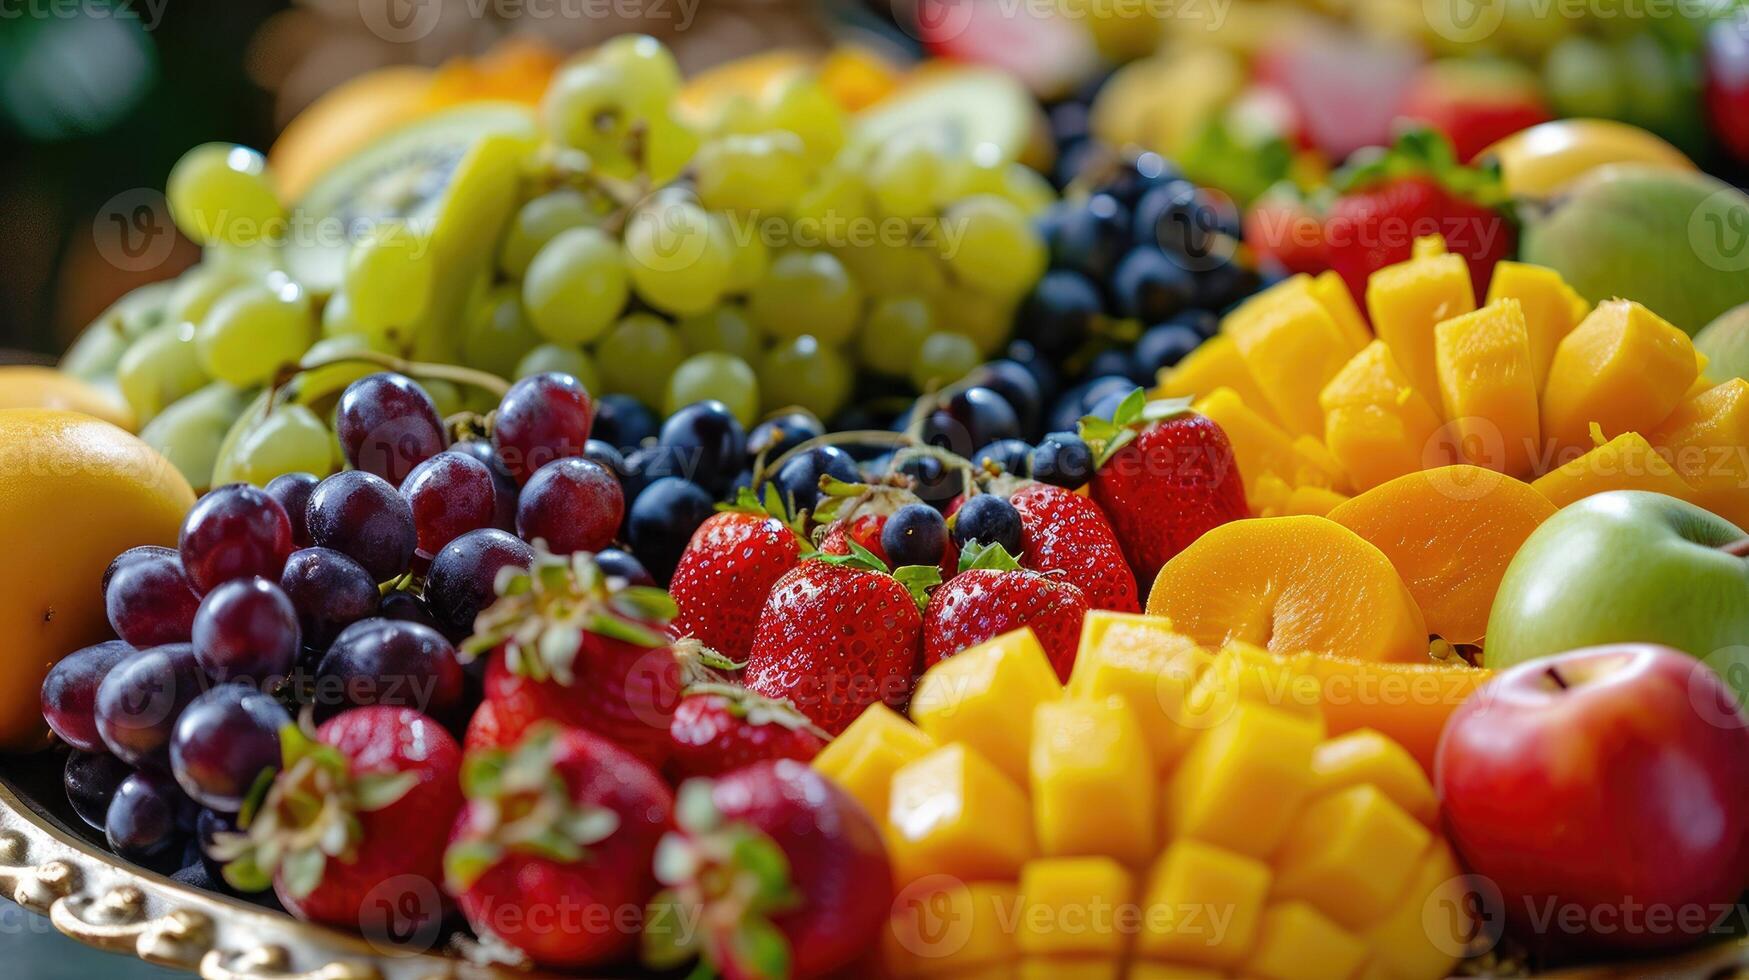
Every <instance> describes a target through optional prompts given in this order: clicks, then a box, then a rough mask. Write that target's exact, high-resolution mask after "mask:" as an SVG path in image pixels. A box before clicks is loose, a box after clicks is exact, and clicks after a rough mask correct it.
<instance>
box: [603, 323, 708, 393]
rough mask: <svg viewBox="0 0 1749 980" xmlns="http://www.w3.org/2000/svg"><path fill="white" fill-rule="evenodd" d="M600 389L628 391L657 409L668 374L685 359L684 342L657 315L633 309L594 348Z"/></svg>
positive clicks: (666, 388)
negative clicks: (599, 371) (599, 375)
mask: <svg viewBox="0 0 1749 980" xmlns="http://www.w3.org/2000/svg"><path fill="white" fill-rule="evenodd" d="M595 359H596V360H597V361H598V362H599V366H600V369H601V382H602V385H603V386H604V387H603V390H605V391H608V392H619V393H622V394H627V395H631V396H632V397H633V398H636V399H637V400H638V401H641V402H643V403H644V404H645V405H648V406H649V407H650V408H652V409H656V410H660V409H661V407H662V402H663V400H664V399H665V398H666V397H667V395H668V377H669V375H671V374H673V373H674V369H675V368H677V367H679V366H680V362H681V361H684V360H686V345H685V344H683V343H681V341H680V335H679V334H678V333H675V332H674V328H673V327H671V326H669V325H668V322H667V321H666V320H663V319H662V318H661V317H658V316H652V315H650V314H648V313H634V314H632V315H631V316H628V317H626V318H625V319H623V320H621V321H619V322H618V323H616V324H614V327H613V329H612V330H610V331H608V333H607V336H606V337H603V338H602V340H601V343H600V344H599V345H597V346H596V348H595Z"/></svg>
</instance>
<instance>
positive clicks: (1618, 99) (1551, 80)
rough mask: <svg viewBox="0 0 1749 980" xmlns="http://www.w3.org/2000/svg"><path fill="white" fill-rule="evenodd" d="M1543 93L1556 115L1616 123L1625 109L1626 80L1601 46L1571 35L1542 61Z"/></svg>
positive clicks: (1604, 47) (1604, 46) (1588, 38)
mask: <svg viewBox="0 0 1749 980" xmlns="http://www.w3.org/2000/svg"><path fill="white" fill-rule="evenodd" d="M1543 89H1544V91H1546V92H1547V93H1548V97H1549V101H1550V102H1551V103H1552V104H1553V106H1554V109H1555V111H1556V112H1557V113H1559V114H1560V115H1563V116H1591V117H1595V118H1599V119H1616V118H1619V117H1620V116H1621V115H1622V111H1623V109H1625V108H1626V103H1627V97H1628V95H1627V91H1626V79H1623V78H1622V77H1621V75H1620V72H1619V70H1618V69H1617V66H1616V63H1615V57H1614V54H1613V52H1611V51H1610V50H1609V48H1608V46H1606V45H1605V44H1604V43H1603V42H1601V41H1598V40H1597V39H1595V38H1590V37H1585V36H1583V35H1574V36H1572V37H1569V38H1567V39H1566V40H1564V41H1561V42H1560V43H1559V44H1556V45H1555V46H1554V47H1553V48H1551V49H1550V50H1549V54H1548V57H1547V58H1545V59H1544V60H1543Z"/></svg>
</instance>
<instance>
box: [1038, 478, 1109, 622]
mask: <svg viewBox="0 0 1749 980" xmlns="http://www.w3.org/2000/svg"><path fill="white" fill-rule="evenodd" d="M1008 502H1009V503H1011V504H1013V505H1014V509H1015V510H1017V511H1019V512H1020V529H1021V533H1022V535H1023V540H1022V543H1021V552H1020V565H1021V567H1022V568H1028V569H1031V570H1032V571H1035V572H1062V573H1064V574H1066V575H1070V576H1073V579H1072V580H1073V581H1074V583H1075V586H1076V587H1077V588H1079V589H1080V590H1081V591H1082V593H1083V594H1085V595H1086V596H1087V605H1088V606H1090V607H1092V608H1094V609H1112V610H1115V611H1117V612H1139V611H1140V610H1141V606H1140V604H1139V603H1138V602H1137V599H1136V576H1135V574H1134V573H1132V572H1131V571H1130V566H1129V563H1128V562H1127V561H1125V559H1124V554H1123V548H1122V547H1120V546H1119V545H1118V541H1117V534H1116V532H1114V531H1113V530H1112V528H1111V522H1110V521H1109V520H1107V519H1106V516H1105V512H1104V511H1102V510H1100V509H1099V505H1098V504H1096V503H1094V502H1093V501H1092V500H1090V499H1088V498H1087V497H1084V496H1082V495H1081V494H1078V493H1075V492H1074V491H1072V490H1065V489H1063V488H1062V487H1055V486H1051V485H1050V484H1048V483H1028V484H1026V485H1025V486H1023V487H1021V488H1020V489H1018V490H1016V491H1014V492H1013V493H1011V494H1009V495H1008Z"/></svg>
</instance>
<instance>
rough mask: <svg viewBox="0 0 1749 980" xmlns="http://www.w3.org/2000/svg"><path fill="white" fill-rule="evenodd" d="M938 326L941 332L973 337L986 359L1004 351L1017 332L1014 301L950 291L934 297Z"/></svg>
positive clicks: (966, 291) (957, 290) (967, 292)
mask: <svg viewBox="0 0 1749 980" xmlns="http://www.w3.org/2000/svg"><path fill="white" fill-rule="evenodd" d="M933 305H934V307H935V322H936V323H937V324H939V325H940V327H941V329H943V330H947V331H951V332H953V333H957V334H960V335H961V336H964V337H970V338H971V340H972V343H974V344H977V345H978V350H979V351H980V352H982V353H983V354H984V355H985V356H988V355H991V354H994V353H996V352H997V351H999V350H1001V349H1002V347H1003V345H1005V344H1007V343H1008V337H1009V335H1010V334H1011V333H1013V330H1014V310H1015V307H1016V306H1017V305H1018V304H1017V303H1016V301H1014V300H1011V299H997V298H995V297H992V296H987V295H985V294H983V293H976V292H973V291H972V290H970V289H948V290H943V291H942V292H940V293H937V294H936V295H935V296H934V297H933Z"/></svg>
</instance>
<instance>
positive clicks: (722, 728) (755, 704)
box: [668, 684, 832, 782]
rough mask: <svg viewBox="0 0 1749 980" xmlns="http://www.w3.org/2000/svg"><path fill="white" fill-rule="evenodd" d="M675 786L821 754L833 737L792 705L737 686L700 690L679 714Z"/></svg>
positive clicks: (671, 766) (689, 692) (673, 729)
mask: <svg viewBox="0 0 1749 980" xmlns="http://www.w3.org/2000/svg"><path fill="white" fill-rule="evenodd" d="M669 733H670V734H671V735H672V736H673V738H674V753H673V756H672V758H670V759H669V762H668V772H669V775H670V776H671V777H672V778H673V780H674V781H675V782H680V781H682V780H685V779H690V778H692V777H694V776H716V775H720V774H722V773H725V772H728V771H730V770H733V769H739V768H741V767H742V766H746V765H750V764H752V763H755V762H764V761H766V760H769V759H795V760H797V761H799V762H807V761H808V760H810V759H812V758H813V757H814V756H816V755H819V754H820V750H821V749H823V748H825V747H826V743H827V742H828V741H829V740H831V738H832V736H830V735H828V734H826V733H825V732H824V731H822V730H821V729H820V728H819V727H818V726H817V725H815V724H814V723H813V722H811V721H809V720H808V718H807V716H806V715H804V714H802V713H801V712H800V711H798V710H796V706H795V705H793V704H790V703H789V702H788V701H773V700H772V699H770V698H767V697H762V696H760V695H758V694H755V693H753V692H752V691H749V690H747V689H746V688H743V687H737V686H735V685H733V684H695V685H693V686H692V687H689V688H687V689H686V695H685V697H683V698H682V699H681V701H680V706H679V707H677V708H675V709H674V724H673V725H672V726H670V728H669Z"/></svg>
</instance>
